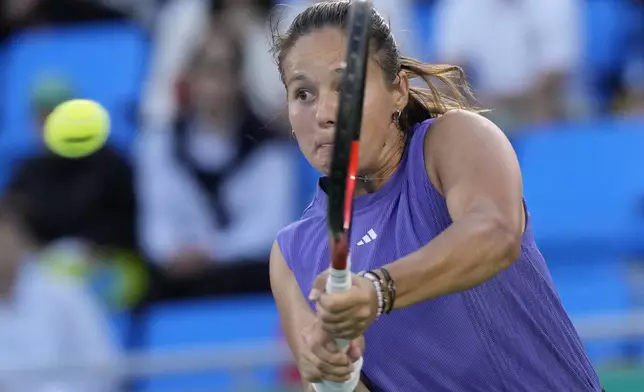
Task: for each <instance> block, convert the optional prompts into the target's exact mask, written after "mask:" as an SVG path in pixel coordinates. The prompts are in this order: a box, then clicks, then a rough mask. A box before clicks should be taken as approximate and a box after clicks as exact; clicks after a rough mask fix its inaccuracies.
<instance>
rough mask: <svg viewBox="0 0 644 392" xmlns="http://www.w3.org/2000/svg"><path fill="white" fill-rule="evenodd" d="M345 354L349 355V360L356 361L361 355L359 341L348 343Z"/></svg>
mask: <svg viewBox="0 0 644 392" xmlns="http://www.w3.org/2000/svg"><path fill="white" fill-rule="evenodd" d="M347 355H348V356H349V359H350V360H351V362H355V361H357V360H358V359H359V358H360V357H361V356H362V348H361V347H360V343H359V342H358V341H357V340H354V341H352V342H351V343H349V349H348V350H347Z"/></svg>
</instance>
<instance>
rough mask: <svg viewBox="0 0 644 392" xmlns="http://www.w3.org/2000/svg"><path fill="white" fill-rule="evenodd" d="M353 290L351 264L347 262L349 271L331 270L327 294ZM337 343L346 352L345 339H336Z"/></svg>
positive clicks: (327, 282) (327, 280) (327, 283)
mask: <svg viewBox="0 0 644 392" xmlns="http://www.w3.org/2000/svg"><path fill="white" fill-rule="evenodd" d="M350 289H351V262H350V261H349V260H348V261H347V269H345V270H337V269H333V268H331V269H330V270H329V275H328V277H327V279H326V292H327V293H344V292H345V291H349V290H350ZM335 343H336V344H337V345H338V347H339V348H340V350H342V351H346V349H347V347H348V346H349V342H348V341H346V340H344V339H336V340H335Z"/></svg>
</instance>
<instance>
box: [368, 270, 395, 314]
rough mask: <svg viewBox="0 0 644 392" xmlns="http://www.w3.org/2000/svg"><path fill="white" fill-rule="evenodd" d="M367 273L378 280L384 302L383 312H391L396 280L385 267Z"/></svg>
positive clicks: (393, 305)
mask: <svg viewBox="0 0 644 392" xmlns="http://www.w3.org/2000/svg"><path fill="white" fill-rule="evenodd" d="M369 273H371V274H372V275H374V276H376V277H377V278H378V280H379V281H380V287H381V288H382V296H383V302H384V308H383V313H384V314H389V313H391V311H392V310H394V307H395V304H396V282H395V281H394V280H393V278H392V277H391V275H390V274H389V270H387V269H386V268H385V267H381V268H378V269H376V270H373V271H369Z"/></svg>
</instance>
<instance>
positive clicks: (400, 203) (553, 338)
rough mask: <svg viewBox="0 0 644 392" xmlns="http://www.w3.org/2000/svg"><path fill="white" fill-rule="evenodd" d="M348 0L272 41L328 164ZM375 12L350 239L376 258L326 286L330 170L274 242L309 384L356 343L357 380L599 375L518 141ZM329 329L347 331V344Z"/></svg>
mask: <svg viewBox="0 0 644 392" xmlns="http://www.w3.org/2000/svg"><path fill="white" fill-rule="evenodd" d="M348 10H349V2H347V1H339V0H336V1H326V2H321V3H318V4H315V5H312V6H310V7H309V8H308V9H306V10H305V11H304V12H302V13H301V14H299V15H298V16H297V17H296V18H295V20H294V21H293V23H292V24H291V26H290V29H289V30H288V32H287V33H286V35H284V36H281V37H277V39H276V41H275V53H276V57H277V61H278V66H279V71H280V72H281V75H282V79H283V81H284V85H285V87H286V91H287V96H288V109H289V117H290V122H291V125H292V128H293V134H294V137H296V138H297V141H298V144H299V147H300V149H301V150H302V153H303V154H304V155H305V156H306V158H307V159H308V160H309V162H310V163H311V164H312V165H313V166H314V167H315V168H317V169H318V170H319V171H320V172H321V173H323V174H328V170H329V165H330V160H331V155H332V150H333V148H332V147H333V141H334V131H335V121H336V116H337V112H338V107H337V106H338V86H339V81H340V76H341V72H342V61H343V57H344V55H345V48H346V44H347V43H346V39H345V36H344V33H343V28H345V27H346V23H347V20H348V15H347V14H348ZM372 23H373V27H372V35H371V56H370V60H369V63H368V72H367V80H366V90H365V98H364V110H363V122H362V136H361V147H360V148H361V149H360V165H359V173H360V178H359V184H358V185H357V191H356V193H357V197H356V198H355V201H354V216H353V228H352V233H351V244H350V245H351V253H352V256H351V259H352V264H353V269H354V271H367V272H364V273H360V274H356V275H355V276H354V277H353V287H352V288H351V290H350V291H348V292H346V293H340V294H337V293H334V294H328V293H325V292H324V291H323V290H324V283H325V280H326V276H325V270H326V269H327V268H328V266H329V260H330V256H329V242H328V237H327V228H326V208H327V195H326V193H325V181H326V178H325V177H323V178H321V180H320V182H319V186H318V189H317V193H316V195H315V197H314V199H313V201H312V203H311V204H310V206H309V207H308V208H307V209H306V210H305V212H304V214H303V216H302V218H301V219H300V220H299V221H297V222H295V223H294V224H292V225H290V226H289V227H287V228H285V229H284V230H282V231H281V232H280V233H279V235H278V237H277V241H276V242H275V245H274V246H273V250H272V254H271V261H270V264H271V265H270V267H271V284H272V288H273V294H274V296H275V300H276V302H277V305H278V308H279V312H280V315H281V320H282V323H283V327H284V330H285V333H286V336H287V340H288V343H289V345H290V347H291V349H292V351H293V354H294V356H295V359H296V363H297V366H298V368H299V370H300V372H301V374H302V376H303V378H304V380H306V382H307V384H306V385H305V387H306V388H307V389H311V388H312V387H311V386H310V385H309V384H308V383H314V382H319V381H320V380H322V379H324V380H330V381H345V380H349V379H350V378H351V377H352V376H354V377H355V374H357V371H358V370H359V369H353V367H354V364H353V361H355V360H356V359H357V358H358V357H360V356H361V355H362V356H363V358H364V366H363V367H362V377H363V378H362V380H363V381H362V383H361V384H359V386H358V390H365V389H366V390H370V391H372V392H375V391H387V392H401V391H404V392H416V391H417V392H421V391H431V392H439V391H458V392H468V391H485V392H488V391H495V392H496V391H511V392H543V391H548V392H571V391H575V392H582V391H583V392H599V391H601V387H600V385H599V381H598V378H597V375H596V373H595V371H594V370H593V367H592V365H591V363H590V362H589V360H588V358H587V356H586V354H585V352H584V348H583V346H582V343H581V341H580V339H579V337H578V335H577V333H576V331H575V328H574V327H573V325H572V324H571V322H570V319H569V318H568V315H567V314H566V312H565V310H564V309H563V307H562V304H561V301H560V299H559V297H558V295H557V293H556V290H555V287H554V285H553V282H552V280H551V277H550V275H549V272H548V269H547V268H546V263H545V261H544V259H543V257H542V255H541V254H540V253H539V250H538V248H537V246H536V245H535V243H534V239H533V235H532V231H531V228H530V221H529V215H528V213H527V210H526V207H525V205H524V203H523V198H522V181H521V172H520V170H519V165H518V162H517V157H516V155H515V153H514V151H513V149H512V147H511V145H510V143H509V142H508V140H507V139H506V137H505V136H504V134H503V133H502V132H501V131H500V130H499V129H498V128H497V127H496V126H495V125H494V124H493V123H491V122H490V121H488V120H487V119H485V118H484V117H482V116H480V115H479V114H477V113H476V110H475V109H473V108H472V107H471V106H470V104H469V103H468V102H470V100H469V90H468V87H467V85H466V83H465V81H464V78H463V75H462V71H461V70H460V69H459V68H458V67H454V66H443V65H428V64H423V63H421V62H419V61H416V60H413V59H410V58H407V57H404V56H401V54H400V53H399V50H398V48H397V46H396V42H395V40H394V37H393V36H392V34H391V32H390V30H389V27H388V26H387V24H386V22H385V20H383V18H382V17H381V16H380V15H379V14H378V13H377V12H375V11H374V12H373V14H372ZM412 78H421V79H423V80H424V81H425V82H427V85H428V86H427V88H425V89H420V88H416V87H411V86H410V82H409V80H410V79H412ZM433 80H436V81H438V82H440V83H441V84H442V86H435V85H434V84H432V83H433ZM445 92H447V93H445ZM307 300H308V301H307ZM363 336H364V339H365V342H366V348H364V351H363V346H362V343H361V339H362V337H363ZM334 338H344V339H348V340H352V343H351V345H350V349H349V351H348V352H347V354H344V353H342V352H341V351H339V350H338V349H337V347H336V346H335V345H334V343H333V339H334ZM354 370H355V371H354ZM352 373H353V374H352Z"/></svg>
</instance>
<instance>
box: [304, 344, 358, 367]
mask: <svg viewBox="0 0 644 392" xmlns="http://www.w3.org/2000/svg"><path fill="white" fill-rule="evenodd" d="M329 344H333V345H334V347H335V343H329ZM336 350H337V349H336ZM311 353H312V354H313V356H314V357H315V358H317V359H319V360H320V361H321V362H323V363H324V364H326V365H328V366H330V367H343V366H348V365H350V364H351V361H350V360H349V357H348V356H347V354H346V353H344V352H342V351H339V350H338V351H335V352H331V351H330V350H329V349H328V348H325V347H321V346H314V347H312V348H311Z"/></svg>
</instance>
